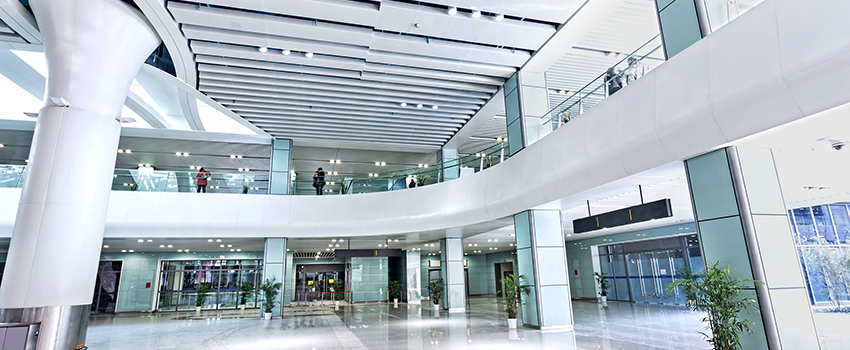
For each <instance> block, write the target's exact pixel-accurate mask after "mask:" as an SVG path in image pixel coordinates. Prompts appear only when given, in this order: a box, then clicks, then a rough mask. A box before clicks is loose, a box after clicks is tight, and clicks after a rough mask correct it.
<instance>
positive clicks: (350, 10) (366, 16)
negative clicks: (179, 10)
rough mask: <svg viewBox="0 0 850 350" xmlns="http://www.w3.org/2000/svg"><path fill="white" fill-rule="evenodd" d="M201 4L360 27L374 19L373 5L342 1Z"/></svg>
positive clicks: (252, 0) (259, 0) (209, 0)
mask: <svg viewBox="0 0 850 350" xmlns="http://www.w3.org/2000/svg"><path fill="white" fill-rule="evenodd" d="M204 3H207V4H211V5H219V6H224V7H233V8H244V9H249V10H255V11H260V12H270V13H279V14H287V15H292V16H298V17H305V18H317V19H320V20H328V21H334V22H344V23H351V24H357V25H362V26H374V25H375V22H376V21H377V18H378V6H377V5H376V4H370V3H365V2H357V1H346V0H284V1H269V0H207V1H204Z"/></svg>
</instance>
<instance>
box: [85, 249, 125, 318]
mask: <svg viewBox="0 0 850 350" xmlns="http://www.w3.org/2000/svg"><path fill="white" fill-rule="evenodd" d="M122 264H123V263H122V262H121V261H101V262H100V265H99V266H98V268H97V280H96V281H95V285H94V296H93V299H92V303H91V312H92V313H93V314H98V313H114V312H115V301H116V300H117V297H118V282H120V281H121V266H122Z"/></svg>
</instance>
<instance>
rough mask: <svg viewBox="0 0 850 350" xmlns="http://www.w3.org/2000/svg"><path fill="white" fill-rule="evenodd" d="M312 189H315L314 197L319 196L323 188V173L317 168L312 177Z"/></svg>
mask: <svg viewBox="0 0 850 350" xmlns="http://www.w3.org/2000/svg"><path fill="white" fill-rule="evenodd" d="M313 187H315V188H316V195H317V196H321V195H322V189H323V188H324V187H325V171H324V170H322V168H319V170H317V171H316V174H315V175H313Z"/></svg>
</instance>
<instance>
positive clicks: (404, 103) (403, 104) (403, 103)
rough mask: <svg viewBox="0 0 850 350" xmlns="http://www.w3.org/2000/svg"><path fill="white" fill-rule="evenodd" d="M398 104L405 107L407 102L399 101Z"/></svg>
mask: <svg viewBox="0 0 850 350" xmlns="http://www.w3.org/2000/svg"><path fill="white" fill-rule="evenodd" d="M398 105H399V106H402V107H407V102H402V103H399V104H398Z"/></svg>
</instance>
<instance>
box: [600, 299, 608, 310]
mask: <svg viewBox="0 0 850 350" xmlns="http://www.w3.org/2000/svg"><path fill="white" fill-rule="evenodd" d="M600 300H601V301H602V307H608V296H603V297H601V298H600Z"/></svg>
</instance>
